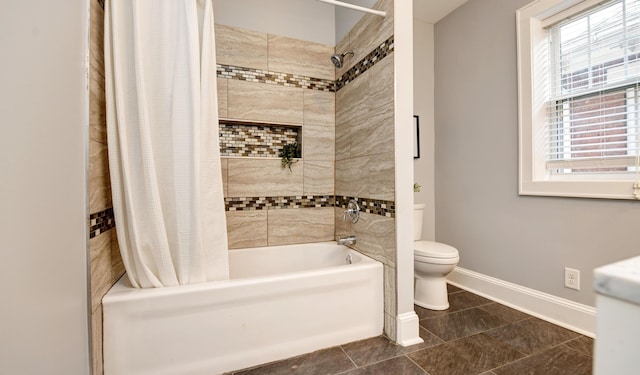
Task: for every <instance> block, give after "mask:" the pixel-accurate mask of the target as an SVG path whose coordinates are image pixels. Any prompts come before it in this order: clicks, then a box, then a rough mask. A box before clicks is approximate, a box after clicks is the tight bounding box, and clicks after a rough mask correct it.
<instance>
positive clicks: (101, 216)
mask: <svg viewBox="0 0 640 375" xmlns="http://www.w3.org/2000/svg"><path fill="white" fill-rule="evenodd" d="M115 226H116V221H115V219H114V217H113V208H107V209H106V210H104V211H100V212H96V213H94V214H91V215H89V238H93V237H96V236H97V235H99V234H101V233H104V232H106V231H108V230H109V229H112V228H115Z"/></svg>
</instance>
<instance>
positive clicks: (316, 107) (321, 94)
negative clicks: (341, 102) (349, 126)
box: [303, 90, 336, 127]
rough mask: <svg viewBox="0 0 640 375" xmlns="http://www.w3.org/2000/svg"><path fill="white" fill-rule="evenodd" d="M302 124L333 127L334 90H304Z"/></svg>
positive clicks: (334, 120)
mask: <svg viewBox="0 0 640 375" xmlns="http://www.w3.org/2000/svg"><path fill="white" fill-rule="evenodd" d="M303 96H304V107H303V109H304V114H303V116H304V119H303V123H304V125H315V126H320V125H323V126H328V127H334V126H335V123H336V94H335V93H334V92H327V91H318V90H304V91H303Z"/></svg>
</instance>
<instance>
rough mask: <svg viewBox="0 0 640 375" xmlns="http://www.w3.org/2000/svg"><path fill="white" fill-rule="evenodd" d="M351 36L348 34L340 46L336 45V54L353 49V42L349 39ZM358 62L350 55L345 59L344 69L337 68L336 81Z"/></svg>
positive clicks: (339, 43)
mask: <svg viewBox="0 0 640 375" xmlns="http://www.w3.org/2000/svg"><path fill="white" fill-rule="evenodd" d="M349 34H350V33H347V34H346V35H345V36H344V37H343V38H342V40H341V41H340V42H338V44H336V48H335V53H344V52H346V51H348V50H350V49H352V48H351V41H350V39H349ZM357 62H358V61H357V60H356V59H354V56H352V55H349V56H348V57H346V58H345V60H344V62H343V65H342V68H336V69H335V70H336V80H338V79H340V77H342V75H343V74H344V73H346V72H347V71H348V70H349V69H351V67H352V66H353V65H355V63H357Z"/></svg>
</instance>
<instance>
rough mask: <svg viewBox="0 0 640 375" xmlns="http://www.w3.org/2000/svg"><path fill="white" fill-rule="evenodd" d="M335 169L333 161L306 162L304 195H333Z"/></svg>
mask: <svg viewBox="0 0 640 375" xmlns="http://www.w3.org/2000/svg"><path fill="white" fill-rule="evenodd" d="M334 178H335V169H334V162H333V161H324V160H322V161H312V160H305V161H304V187H303V194H304V195H310V194H311V195H333V191H334Z"/></svg>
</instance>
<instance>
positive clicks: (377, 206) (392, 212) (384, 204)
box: [336, 195, 396, 217]
mask: <svg viewBox="0 0 640 375" xmlns="http://www.w3.org/2000/svg"><path fill="white" fill-rule="evenodd" d="M351 199H353V200H355V201H356V202H358V205H359V206H360V210H362V212H366V213H369V214H374V215H379V216H385V217H396V202H395V201H384V200H379V199H370V198H358V197H347V196H344V195H341V196H336V207H341V208H344V209H345V210H346V209H347V204H348V203H349V201H350V200H351Z"/></svg>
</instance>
